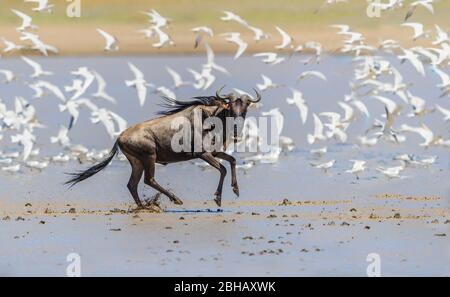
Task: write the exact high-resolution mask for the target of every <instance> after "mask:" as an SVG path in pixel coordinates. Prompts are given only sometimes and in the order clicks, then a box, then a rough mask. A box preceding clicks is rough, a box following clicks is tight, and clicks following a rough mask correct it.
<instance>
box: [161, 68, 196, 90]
mask: <svg viewBox="0 0 450 297" xmlns="http://www.w3.org/2000/svg"><path fill="white" fill-rule="evenodd" d="M166 70H167V72H169V74H170V76H171V77H172V80H173V86H172V88H174V89H179V88H181V87H184V86H188V85H190V84H191V83H189V82H187V81H184V80H183V79H182V78H181V75H180V74H179V73H178V72H176V71H175V70H173V69H172V68H170V67H166Z"/></svg>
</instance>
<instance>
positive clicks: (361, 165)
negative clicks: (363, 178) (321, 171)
mask: <svg viewBox="0 0 450 297" xmlns="http://www.w3.org/2000/svg"><path fill="white" fill-rule="evenodd" d="M350 161H351V162H353V166H352V168H350V169H349V170H346V171H345V172H347V173H351V174H354V175H355V176H356V179H359V174H360V173H361V172H364V170H366V169H367V167H366V163H367V162H366V161H362V160H350Z"/></svg>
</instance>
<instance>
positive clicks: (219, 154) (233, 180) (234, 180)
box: [213, 152, 239, 196]
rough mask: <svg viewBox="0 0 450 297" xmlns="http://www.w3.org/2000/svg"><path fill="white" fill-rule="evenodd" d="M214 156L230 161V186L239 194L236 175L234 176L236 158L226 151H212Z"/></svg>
mask: <svg viewBox="0 0 450 297" xmlns="http://www.w3.org/2000/svg"><path fill="white" fill-rule="evenodd" d="M213 156H214V157H217V158H219V159H222V160H225V161H228V162H229V163H230V167H231V187H232V188H233V192H234V193H235V194H236V195H237V196H239V186H238V182H237V177H236V159H235V158H234V157H233V156H230V155H228V154H227V153H224V152H216V153H213Z"/></svg>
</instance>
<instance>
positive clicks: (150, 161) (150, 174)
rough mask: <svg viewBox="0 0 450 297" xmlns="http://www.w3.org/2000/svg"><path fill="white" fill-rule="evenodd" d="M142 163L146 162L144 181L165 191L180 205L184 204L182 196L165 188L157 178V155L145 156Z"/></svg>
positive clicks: (158, 189)
mask: <svg viewBox="0 0 450 297" xmlns="http://www.w3.org/2000/svg"><path fill="white" fill-rule="evenodd" d="M142 163H143V164H144V182H145V183H146V184H147V185H149V186H150V187H152V188H154V189H155V190H157V191H159V192H161V193H163V194H164V195H166V196H167V197H169V199H170V200H171V201H172V202H173V203H175V204H178V205H182V204H183V201H181V199H180V198H178V197H177V196H175V194H173V193H171V192H170V191H168V190H166V189H164V188H163V187H161V186H160V185H159V184H158V183H157V182H156V180H155V163H156V155H150V156H148V157H145V158H144V159H143V160H142Z"/></svg>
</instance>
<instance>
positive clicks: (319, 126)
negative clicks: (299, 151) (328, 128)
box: [307, 113, 326, 144]
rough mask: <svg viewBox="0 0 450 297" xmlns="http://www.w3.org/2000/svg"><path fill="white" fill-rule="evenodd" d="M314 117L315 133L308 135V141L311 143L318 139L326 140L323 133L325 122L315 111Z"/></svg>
mask: <svg viewBox="0 0 450 297" xmlns="http://www.w3.org/2000/svg"><path fill="white" fill-rule="evenodd" d="M313 118H314V133H313V134H308V135H307V141H308V143H309V144H313V143H315V142H317V140H326V137H325V135H324V134H323V128H324V126H323V123H322V121H321V120H320V118H319V117H318V116H317V115H316V114H315V113H313Z"/></svg>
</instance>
